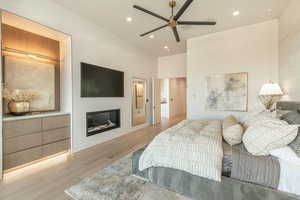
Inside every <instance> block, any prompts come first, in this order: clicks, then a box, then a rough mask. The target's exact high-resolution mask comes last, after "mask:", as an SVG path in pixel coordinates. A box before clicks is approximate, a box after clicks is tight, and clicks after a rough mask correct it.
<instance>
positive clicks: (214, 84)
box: [205, 72, 248, 112]
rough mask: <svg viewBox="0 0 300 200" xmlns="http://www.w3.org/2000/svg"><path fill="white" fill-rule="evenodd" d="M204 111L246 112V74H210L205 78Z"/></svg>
mask: <svg viewBox="0 0 300 200" xmlns="http://www.w3.org/2000/svg"><path fill="white" fill-rule="evenodd" d="M205 101H206V102H205V104H206V110H210V111H244V112H246V111H247V110H248V73H246V72H243V73H228V74H212V75H209V76H207V77H206V100H205Z"/></svg>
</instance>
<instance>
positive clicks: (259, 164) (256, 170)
mask: <svg viewBox="0 0 300 200" xmlns="http://www.w3.org/2000/svg"><path fill="white" fill-rule="evenodd" d="M231 178H234V179H238V180H241V181H246V182H249V183H255V184H259V185H263V186H266V187H270V188H274V189H277V187H278V183H279V178H280V164H279V161H278V160H277V159H276V158H273V157H271V156H252V155H251V154H250V153H248V152H247V150H246V149H245V147H244V145H237V146H234V147H233V148H232V170H231Z"/></svg>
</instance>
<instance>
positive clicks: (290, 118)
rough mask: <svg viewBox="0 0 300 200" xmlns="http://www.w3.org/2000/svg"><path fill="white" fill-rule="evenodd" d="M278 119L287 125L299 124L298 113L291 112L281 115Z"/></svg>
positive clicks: (299, 115)
mask: <svg viewBox="0 0 300 200" xmlns="http://www.w3.org/2000/svg"><path fill="white" fill-rule="evenodd" d="M280 119H281V120H284V121H286V122H288V123H289V124H300V113H299V112H298V111H291V112H289V113H286V114H284V115H282V116H281V117H280Z"/></svg>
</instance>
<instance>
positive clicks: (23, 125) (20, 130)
mask: <svg viewBox="0 0 300 200" xmlns="http://www.w3.org/2000/svg"><path fill="white" fill-rule="evenodd" d="M39 132H42V119H41V118H39V119H26V120H17V121H8V122H4V125H3V135H4V138H6V139H7V138H13V137H18V136H22V135H28V134H32V133H39Z"/></svg>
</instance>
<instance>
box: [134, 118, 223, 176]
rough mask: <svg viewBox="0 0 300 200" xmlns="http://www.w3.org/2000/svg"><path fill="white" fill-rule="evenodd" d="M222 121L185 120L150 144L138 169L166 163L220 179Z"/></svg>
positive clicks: (193, 172) (161, 165) (170, 166)
mask: <svg viewBox="0 0 300 200" xmlns="http://www.w3.org/2000/svg"><path fill="white" fill-rule="evenodd" d="M222 158H223V147H222V132H221V121H200V120H194V121H193V120H184V121H182V122H180V123H179V124H177V125H176V126H174V127H171V128H169V129H167V130H166V131H164V132H162V133H161V134H159V135H158V136H156V137H155V138H154V140H153V141H152V142H151V143H150V144H149V146H148V147H147V148H146V150H145V151H144V152H143V154H142V156H141V158H140V160H139V170H140V171H142V170H144V169H147V168H150V167H168V168H174V169H179V170H183V171H186V172H189V173H191V174H193V175H198V176H201V177H204V178H208V179H212V180H215V181H221V173H222Z"/></svg>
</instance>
